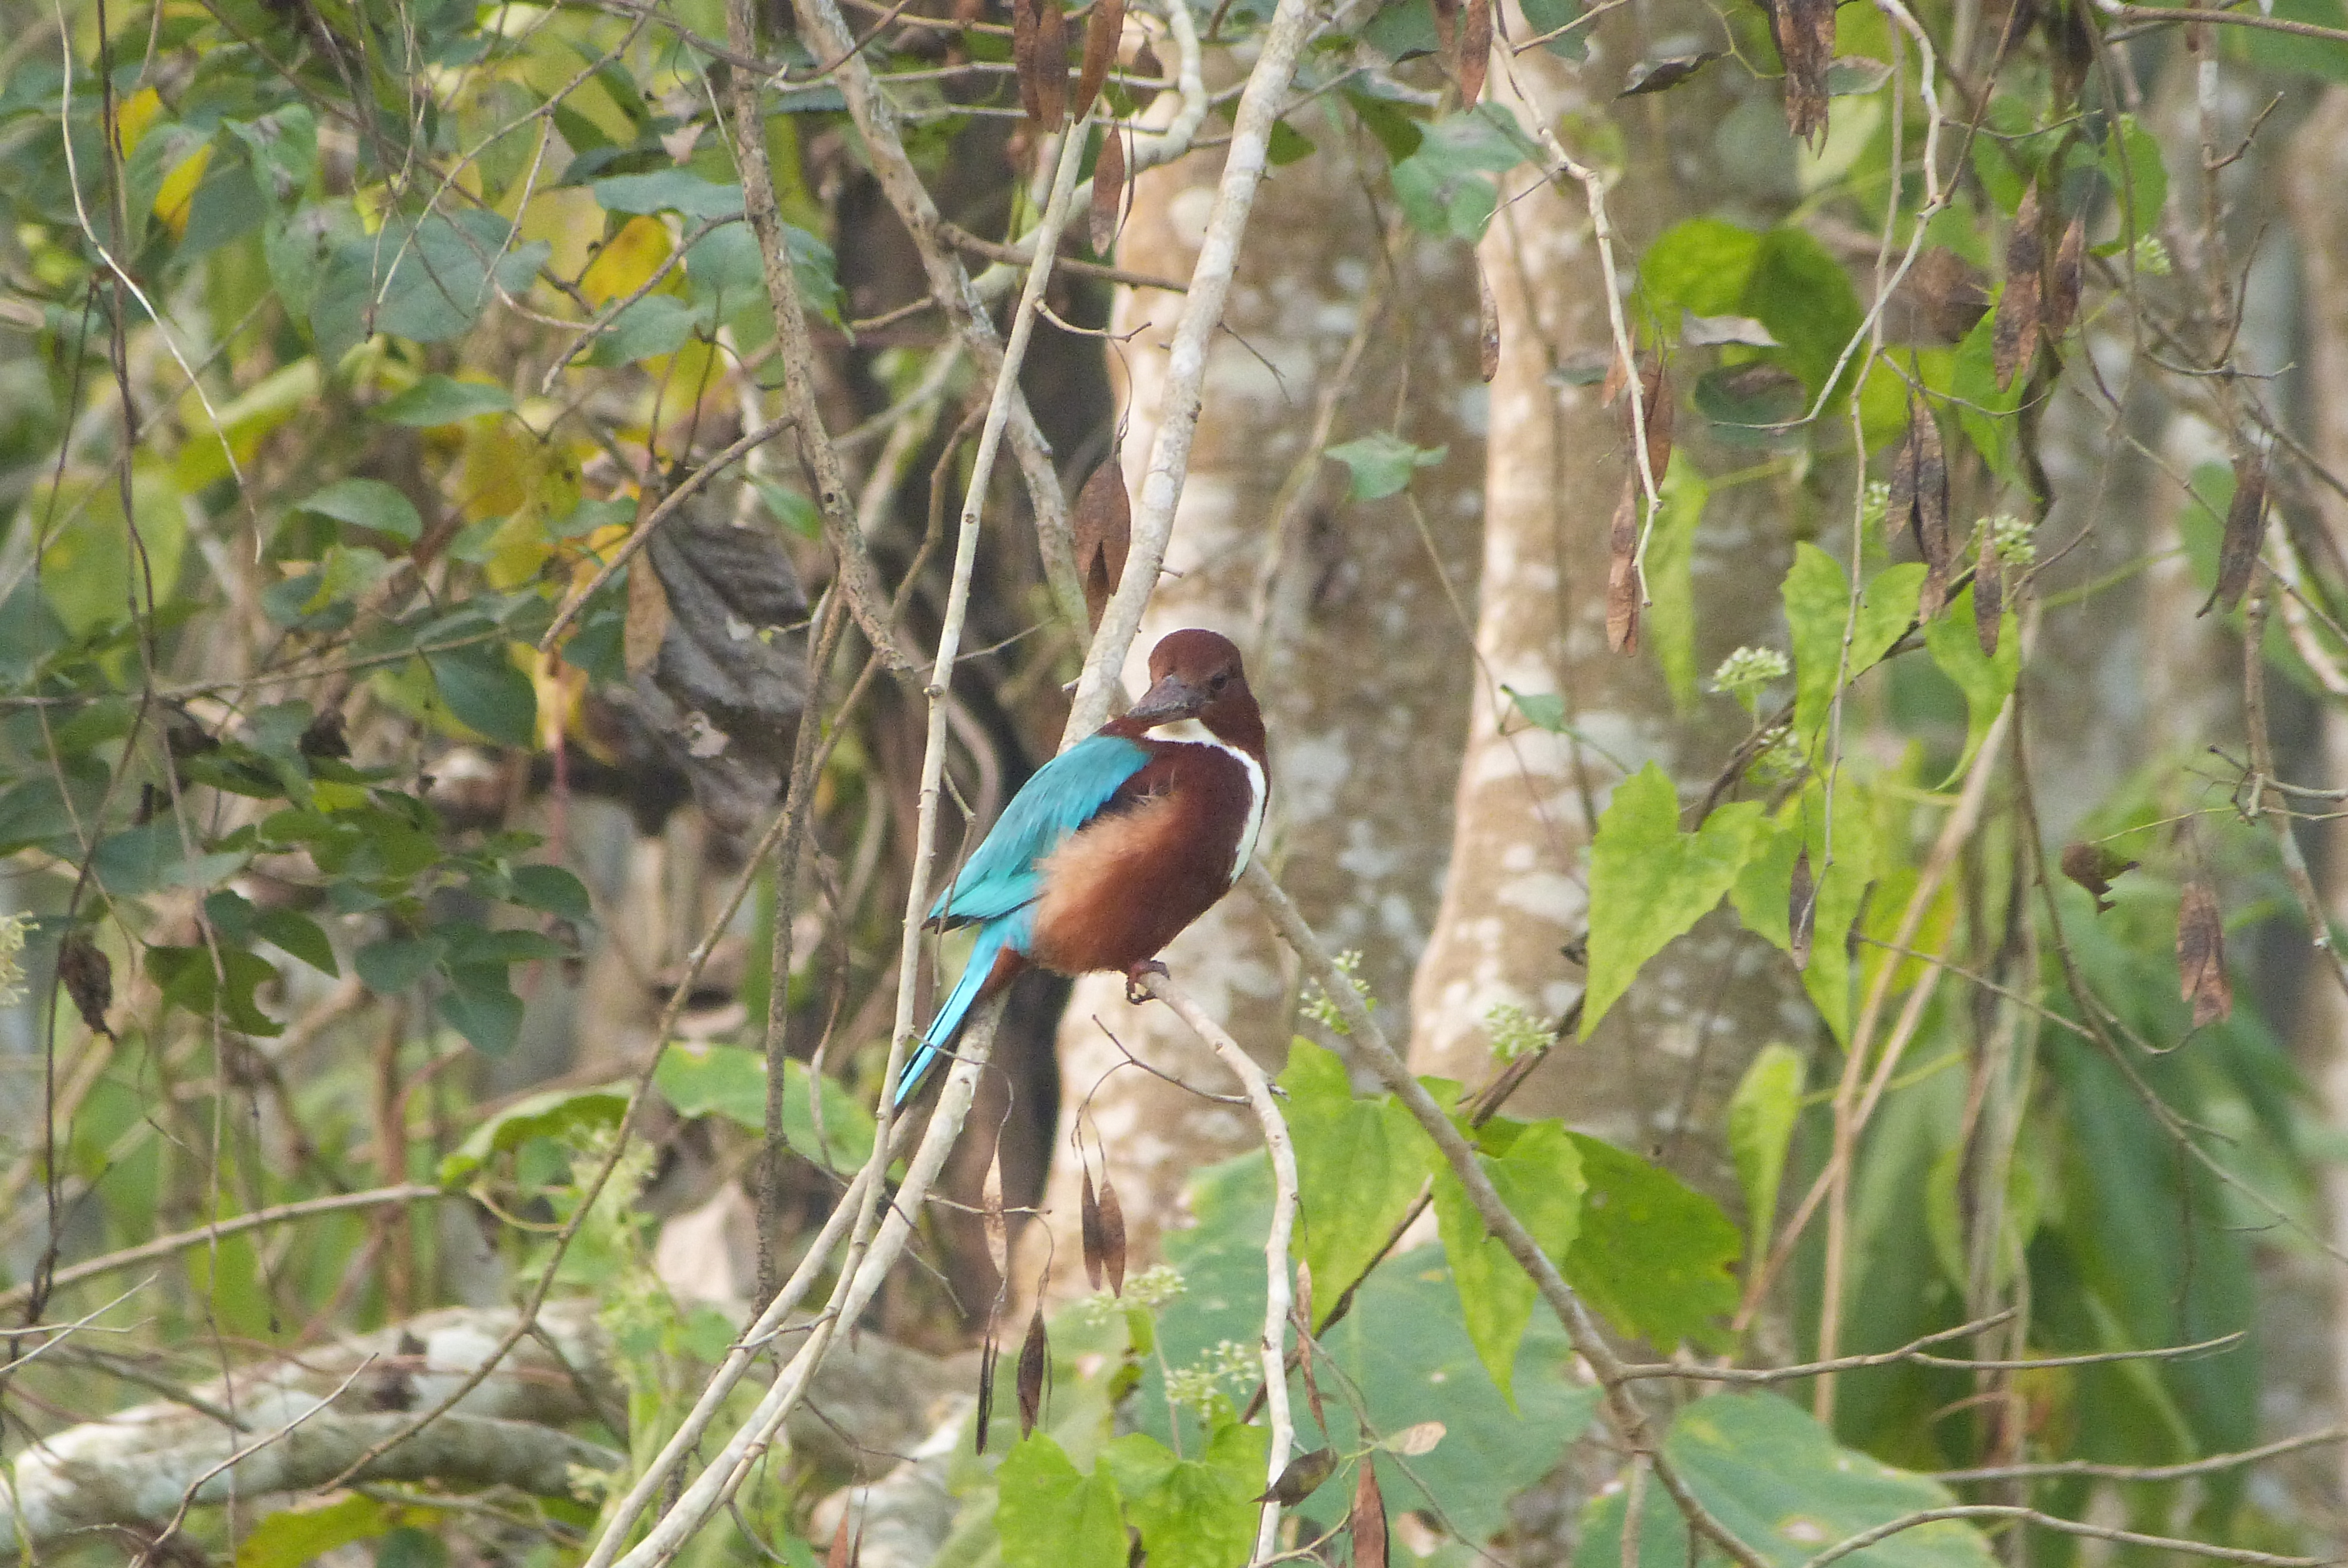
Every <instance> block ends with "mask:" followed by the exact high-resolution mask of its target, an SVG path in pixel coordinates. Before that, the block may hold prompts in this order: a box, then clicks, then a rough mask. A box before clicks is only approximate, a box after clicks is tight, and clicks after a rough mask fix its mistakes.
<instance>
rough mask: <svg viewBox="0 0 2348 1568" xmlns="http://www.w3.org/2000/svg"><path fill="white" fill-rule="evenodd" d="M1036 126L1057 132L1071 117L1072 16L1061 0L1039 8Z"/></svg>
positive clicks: (1046, 0) (1045, 1) (1041, 2)
mask: <svg viewBox="0 0 2348 1568" xmlns="http://www.w3.org/2000/svg"><path fill="white" fill-rule="evenodd" d="M1035 105H1036V108H1037V109H1038V111H1039V112H1038V114H1037V116H1036V119H1035V123H1036V125H1037V126H1038V127H1040V128H1043V129H1044V130H1045V131H1056V130H1057V129H1059V128H1060V127H1061V126H1062V125H1063V124H1065V123H1066V120H1067V118H1068V14H1067V13H1066V11H1063V10H1061V9H1060V0H1037V3H1036V6H1035Z"/></svg>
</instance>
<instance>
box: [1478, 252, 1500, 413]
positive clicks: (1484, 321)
mask: <svg viewBox="0 0 2348 1568" xmlns="http://www.w3.org/2000/svg"><path fill="white" fill-rule="evenodd" d="M1476 374H1477V375H1478V376H1479V377H1481V378H1482V379H1483V381H1484V383H1485V384H1487V385H1489V384H1491V380H1492V378H1493V377H1494V376H1496V375H1498V374H1500V301H1499V298H1498V295H1496V294H1494V293H1493V292H1492V280H1491V279H1490V277H1488V275H1487V274H1486V273H1485V272H1484V265H1483V263H1482V262H1481V261H1478V262H1477V264H1476Z"/></svg>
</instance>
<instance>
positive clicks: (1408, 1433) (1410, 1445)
mask: <svg viewBox="0 0 2348 1568" xmlns="http://www.w3.org/2000/svg"><path fill="white" fill-rule="evenodd" d="M1448 1430H1450V1429H1449V1428H1447V1427H1446V1426H1445V1425H1444V1424H1443V1423H1442V1422H1441V1421H1421V1422H1419V1423H1418V1424H1417V1425H1416V1426H1409V1427H1405V1428H1403V1430H1400V1431H1398V1432H1396V1433H1395V1434H1394V1435H1393V1436H1392V1437H1390V1438H1388V1439H1386V1440H1385V1441H1384V1442H1382V1443H1380V1444H1379V1445H1378V1447H1380V1448H1382V1449H1384V1450H1386V1452H1388V1453H1390V1454H1400V1455H1402V1457H1403V1458H1405V1459H1416V1458H1417V1457H1418V1456H1419V1455H1421V1454H1424V1453H1433V1452H1434V1451H1435V1445H1436V1444H1437V1443H1439V1442H1441V1441H1442V1440H1443V1435H1444V1433H1445V1432H1447V1431H1448Z"/></svg>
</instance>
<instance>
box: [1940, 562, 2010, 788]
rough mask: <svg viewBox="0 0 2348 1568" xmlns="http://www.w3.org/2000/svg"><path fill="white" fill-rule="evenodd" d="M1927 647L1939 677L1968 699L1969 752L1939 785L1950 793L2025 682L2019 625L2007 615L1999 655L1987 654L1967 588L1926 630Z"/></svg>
mask: <svg viewBox="0 0 2348 1568" xmlns="http://www.w3.org/2000/svg"><path fill="white" fill-rule="evenodd" d="M1924 648H1925V651H1927V652H1929V653H1931V656H1932V662H1933V663H1935V664H1937V665H1939V666H1940V667H1941V674H1943V675H1946V676H1947V677H1948V678H1949V679H1950V681H1951V682H1954V683H1955V685H1956V688H1957V690H1958V691H1960V692H1963V693H1964V694H1965V751H1964V754H1963V755H1962V756H1961V757H1959V758H1958V759H1957V765H1956V766H1955V767H1953V768H1952V769H1951V770H1950V771H1949V776H1948V779H1947V780H1946V781H1945V782H1944V783H1943V784H1941V788H1942V789H1946V788H1948V787H1949V785H1950V784H1954V783H1956V782H1957V780H1958V779H1960V778H1962V777H1963V776H1964V772H1965V770H1966V769H1967V768H1969V767H1971V766H1972V763H1973V753H1976V752H1978V751H1980V750H1981V743H1982V740H1983V739H1984V738H1985V737H1986V736H1987V735H1988V734H1989V727H1990V725H1992V724H1993V723H1996V722H1997V716H1998V713H1999V712H2001V711H2002V710H2003V708H2004V707H2005V700H2006V699H2007V698H2008V697H2011V696H2013V685H2014V682H2016V681H2018V680H2020V679H2021V677H2022V634H2021V630H2020V623H2019V622H2018V621H2017V620H2015V619H2014V614H2013V611H2012V610H2007V611H2006V612H2005V613H2004V614H2003V616H2001V617H2000V618H1999V620H1998V627H1997V652H1996V654H1995V655H1994V656H1993V655H1991V654H1987V653H1983V652H1982V648H1981V638H1980V636H1979V635H1978V634H1977V633H1976V632H1975V631H1974V630H1973V588H1972V584H1971V583H1967V584H1966V585H1965V586H1964V589H1963V590H1962V592H1960V593H1959V594H1958V595H1957V597H1956V598H1955V599H1954V600H1951V601H1950V604H1949V609H1948V612H1947V613H1946V614H1944V615H1942V616H1941V617H1940V618H1939V619H1937V620H1934V621H1933V622H1932V623H1931V625H1930V626H1927V627H1926V628H1924Z"/></svg>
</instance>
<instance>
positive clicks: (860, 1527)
mask: <svg viewBox="0 0 2348 1568" xmlns="http://www.w3.org/2000/svg"><path fill="white" fill-rule="evenodd" d="M852 1512H855V1510H854V1509H852V1508H843V1509H841V1510H840V1511H839V1529H837V1530H835V1531H833V1532H831V1550H830V1551H829V1552H827V1553H824V1554H823V1568H856V1563H857V1560H858V1559H859V1558H860V1557H862V1556H863V1555H864V1522H863V1520H862V1519H861V1518H859V1519H858V1520H857V1522H856V1533H855V1534H854V1535H853V1536H850V1534H849V1533H848V1516H849V1515H850V1513H852Z"/></svg>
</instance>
